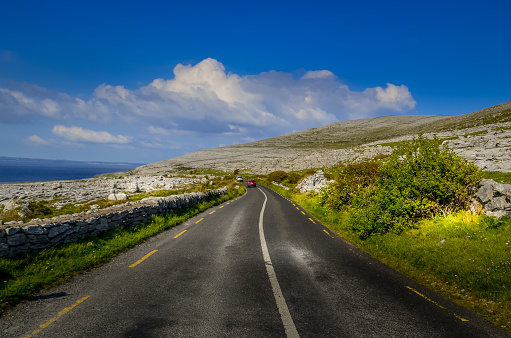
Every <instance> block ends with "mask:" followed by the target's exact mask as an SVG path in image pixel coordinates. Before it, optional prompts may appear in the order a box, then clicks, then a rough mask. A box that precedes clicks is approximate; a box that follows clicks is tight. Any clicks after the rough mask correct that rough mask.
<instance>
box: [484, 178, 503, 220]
mask: <svg viewBox="0 0 511 338" xmlns="http://www.w3.org/2000/svg"><path fill="white" fill-rule="evenodd" d="M476 195H477V197H478V198H479V201H480V202H481V204H482V205H483V209H484V212H485V213H486V214H487V215H489V216H495V217H502V216H511V184H503V183H497V182H495V181H494V180H487V179H482V180H481V181H480V182H479V187H478V190H477V193H476Z"/></svg>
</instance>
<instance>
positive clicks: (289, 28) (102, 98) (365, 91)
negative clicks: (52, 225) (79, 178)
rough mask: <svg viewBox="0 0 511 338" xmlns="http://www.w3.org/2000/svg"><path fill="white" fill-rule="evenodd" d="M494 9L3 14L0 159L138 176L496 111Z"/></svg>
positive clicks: (507, 89)
mask: <svg viewBox="0 0 511 338" xmlns="http://www.w3.org/2000/svg"><path fill="white" fill-rule="evenodd" d="M510 12H511V2H510V1H508V0H488V1H463V2H461V1H449V0H446V1H391V0H389V1H358V2H355V1H349V2H347V1H306V2H300V1H271V2H270V1H259V2H251V3H250V2H241V1H215V2H212V1H195V2H184V1H182V2H173V1H144V2H133V1H122V2H121V1H119V2H117V1H87V2H73V1H44V2H42V1H22V0H20V1H10V2H6V3H4V4H2V11H1V12H0V32H1V34H0V142H1V144H2V147H1V148H0V149H1V151H0V156H18V157H34V158H48V159H68V160H96V161H127V162H141V163H149V162H154V161H159V160H163V159H167V158H172V157H176V156H180V155H183V154H186V153H189V152H192V151H195V150H199V149H204V148H211V147H217V146H222V145H229V144H237V143H245V142H250V141H254V140H259V139H264V138H268V137H273V136H277V135H282V134H286V133H290V132H293V131H297V130H303V129H307V128H311V127H316V126H319V125H323V124H327V123H331V122H334V121H343V120H348V119H358V118H366V117H375V116H382V115H396V114H422V115H433V114H449V115H457V114H465V113H470V112H473V111H476V110H479V109H482V108H486V107H489V106H492V105H496V104H500V103H503V102H506V101H509V100H510V99H511V81H510V80H509V79H510V78H511V62H510V60H511V57H510V56H511V24H510V22H509V13H510Z"/></svg>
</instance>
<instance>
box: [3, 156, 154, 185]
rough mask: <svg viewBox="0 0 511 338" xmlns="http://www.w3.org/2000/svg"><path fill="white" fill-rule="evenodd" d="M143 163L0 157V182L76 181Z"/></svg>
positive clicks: (131, 167)
mask: <svg viewBox="0 0 511 338" xmlns="http://www.w3.org/2000/svg"><path fill="white" fill-rule="evenodd" d="M144 164H145V163H117V162H92V161H91V162H82V161H65V160H43V159H32V158H19V157H4V156H0V182H32V181H56V180H78V179H84V178H91V177H93V176H94V175H97V174H105V173H114V172H119V171H125V170H132V169H135V168H136V167H139V166H141V165H144Z"/></svg>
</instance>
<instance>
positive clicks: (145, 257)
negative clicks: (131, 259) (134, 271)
mask: <svg viewBox="0 0 511 338" xmlns="http://www.w3.org/2000/svg"><path fill="white" fill-rule="evenodd" d="M156 251H158V250H153V251H151V252H150V253H148V254H147V255H145V256H144V257H142V258H141V259H139V260H138V261H136V262H135V263H133V264H131V265H130V268H134V267H135V266H137V265H139V264H140V263H142V262H143V261H145V260H146V259H147V258H148V257H149V256H151V255H152V254H153V253H155V252H156Z"/></svg>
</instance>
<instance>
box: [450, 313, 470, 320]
mask: <svg viewBox="0 0 511 338" xmlns="http://www.w3.org/2000/svg"><path fill="white" fill-rule="evenodd" d="M454 317H456V318H458V319H459V320H461V321H462V322H469V320H468V319H465V318H461V317H460V316H458V315H457V314H454Z"/></svg>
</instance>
